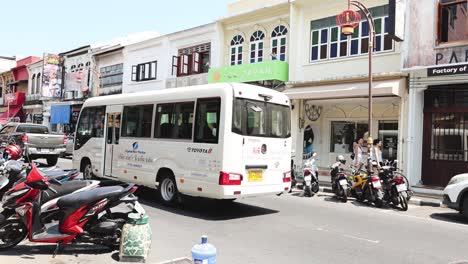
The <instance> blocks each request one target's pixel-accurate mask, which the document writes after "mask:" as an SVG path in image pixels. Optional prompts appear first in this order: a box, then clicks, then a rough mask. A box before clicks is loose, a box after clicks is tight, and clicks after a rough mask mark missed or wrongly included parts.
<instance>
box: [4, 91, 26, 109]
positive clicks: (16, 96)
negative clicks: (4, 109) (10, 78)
mask: <svg viewBox="0 0 468 264" xmlns="http://www.w3.org/2000/svg"><path fill="white" fill-rule="evenodd" d="M25 98H26V95H25V94H24V93H9V94H5V102H4V104H5V105H12V106H14V105H19V106H21V105H23V103H24V99H25Z"/></svg>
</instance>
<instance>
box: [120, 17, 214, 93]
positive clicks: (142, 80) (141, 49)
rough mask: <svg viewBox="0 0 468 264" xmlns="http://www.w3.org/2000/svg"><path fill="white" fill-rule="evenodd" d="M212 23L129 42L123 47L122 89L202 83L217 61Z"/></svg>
mask: <svg viewBox="0 0 468 264" xmlns="http://www.w3.org/2000/svg"><path fill="white" fill-rule="evenodd" d="M218 38H219V35H218V31H217V26H216V24H215V23H211V24H207V25H203V26H199V27H195V28H191V29H187V30H184V31H180V32H176V33H172V34H168V35H163V36H159V37H156V38H152V39H149V40H146V41H142V42H138V43H135V44H131V45H128V46H126V47H125V49H124V50H123V56H124V74H123V84H122V91H123V93H132V92H141V91H150V90H160V89H165V88H176V87H182V86H191V85H199V84H206V83H207V82H208V81H207V72H208V69H209V68H210V67H212V66H216V65H217V64H218V63H219V62H218V61H219V55H218V54H219V51H218V50H219V44H218V43H219V40H218Z"/></svg>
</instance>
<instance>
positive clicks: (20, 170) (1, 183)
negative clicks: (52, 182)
mask: <svg viewBox="0 0 468 264" xmlns="http://www.w3.org/2000/svg"><path fill="white" fill-rule="evenodd" d="M26 167H27V166H26V164H25V163H23V162H22V161H18V160H13V159H12V160H7V161H5V160H4V159H0V198H1V197H2V196H3V195H4V193H5V192H6V191H8V190H10V189H11V188H12V187H13V186H15V185H17V184H20V183H22V182H24V181H25V180H26V175H27V172H26ZM38 169H39V171H40V172H41V173H42V174H43V175H44V176H46V177H47V178H54V179H56V180H58V181H60V182H66V181H71V180H74V179H75V178H76V177H78V176H79V175H80V172H79V171H78V170H61V169H58V168H38Z"/></svg>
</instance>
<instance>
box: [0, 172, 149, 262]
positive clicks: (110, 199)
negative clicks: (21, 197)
mask: <svg viewBox="0 0 468 264" xmlns="http://www.w3.org/2000/svg"><path fill="white" fill-rule="evenodd" d="M25 184H26V185H28V186H29V187H30V188H32V189H33V190H34V192H36V193H38V201H40V200H41V196H42V195H45V191H48V190H50V191H52V192H54V193H55V192H56V191H55V189H54V188H53V187H52V186H51V184H50V182H48V181H47V180H46V179H45V178H44V177H43V176H42V175H41V174H40V173H39V171H38V170H37V168H36V166H35V165H33V166H32V170H31V172H30V174H29V175H28V177H27V179H26V181H25ZM136 189H137V187H136V186H134V185H133V184H130V185H128V187H126V188H124V187H122V186H109V187H102V188H96V189H92V190H89V191H83V192H78V193H72V194H68V195H66V196H63V197H62V198H60V199H59V200H58V202H57V207H58V208H59V210H60V212H61V213H60V220H59V221H54V222H52V223H50V224H47V225H44V223H43V222H42V219H41V217H40V213H39V212H40V204H39V203H38V202H36V201H34V202H31V201H27V202H24V203H22V204H21V205H20V206H18V207H16V208H15V212H16V215H17V218H11V219H8V220H6V221H4V222H3V223H2V224H0V250H5V249H9V248H12V247H14V246H16V245H17V244H18V243H20V242H21V241H22V240H23V239H25V238H26V237H28V239H29V241H31V242H38V243H55V244H57V248H56V251H55V253H56V252H57V251H58V249H59V247H60V245H62V244H69V243H72V242H74V243H92V244H98V245H104V246H108V247H110V248H113V249H116V248H118V246H119V243H120V237H121V233H122V228H123V225H124V224H125V222H126V220H127V218H128V213H120V212H111V209H112V208H113V207H115V206H117V205H119V204H122V203H124V204H126V205H127V206H128V207H129V208H130V209H131V210H132V212H134V213H137V214H139V215H143V214H144V213H145V211H144V209H143V208H142V207H141V205H140V204H139V203H138V201H137V200H138V199H137V198H136V197H135V196H134V195H133V193H134V192H135V191H136ZM55 253H54V254H55Z"/></svg>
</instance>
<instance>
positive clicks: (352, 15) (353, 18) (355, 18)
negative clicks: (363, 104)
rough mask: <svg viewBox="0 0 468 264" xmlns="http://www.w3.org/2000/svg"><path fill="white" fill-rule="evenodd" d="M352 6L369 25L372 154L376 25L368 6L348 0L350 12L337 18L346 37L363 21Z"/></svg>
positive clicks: (369, 109) (369, 165)
mask: <svg viewBox="0 0 468 264" xmlns="http://www.w3.org/2000/svg"><path fill="white" fill-rule="evenodd" d="M351 6H354V7H356V8H357V9H359V11H361V12H362V13H363V14H364V15H365V16H366V20H367V23H368V24H369V50H368V53H369V101H368V111H369V112H368V115H369V119H368V126H369V128H368V130H369V136H368V138H367V146H368V151H369V153H370V151H371V146H372V141H373V140H372V132H371V131H372V82H373V78H372V53H373V52H374V42H375V24H374V18H373V17H372V14H371V13H370V11H369V9H367V7H366V6H364V5H363V4H362V3H361V2H359V1H354V0H348V10H346V11H344V12H342V13H341V14H340V15H338V16H337V17H336V23H337V24H338V25H339V26H340V27H341V32H342V34H344V35H348V36H350V35H352V34H353V33H354V29H355V28H356V27H357V26H358V25H359V22H360V21H361V15H360V14H359V13H358V12H356V11H353V10H351ZM368 171H369V173H370V172H372V163H371V162H370V160H369V163H368Z"/></svg>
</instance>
